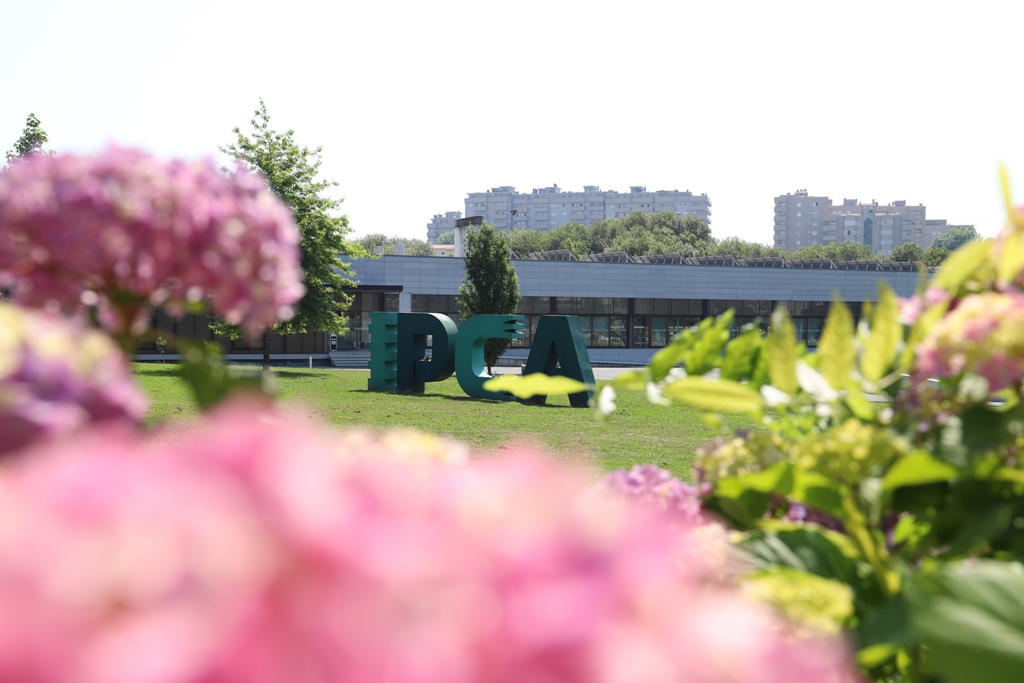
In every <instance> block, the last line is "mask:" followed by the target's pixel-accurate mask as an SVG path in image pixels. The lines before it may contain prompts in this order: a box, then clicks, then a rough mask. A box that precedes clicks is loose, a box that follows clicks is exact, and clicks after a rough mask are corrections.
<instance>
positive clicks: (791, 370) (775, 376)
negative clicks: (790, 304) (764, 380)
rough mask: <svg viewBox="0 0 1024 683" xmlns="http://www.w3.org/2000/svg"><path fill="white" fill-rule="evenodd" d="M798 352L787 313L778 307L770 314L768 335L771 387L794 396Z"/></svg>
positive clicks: (781, 307)
mask: <svg viewBox="0 0 1024 683" xmlns="http://www.w3.org/2000/svg"><path fill="white" fill-rule="evenodd" d="M797 358H799V351H798V350H797V346H796V331H795V330H794V329H793V321H792V320H790V319H789V311H787V310H786V309H785V307H783V306H779V307H778V308H776V309H775V312H774V313H772V327H771V332H770V333H769V334H768V376H769V377H770V378H771V380H772V385H773V386H774V387H775V388H776V389H779V390H781V391H784V392H786V393H787V394H791V395H792V394H795V393H796V389H797V383H796V361H797Z"/></svg>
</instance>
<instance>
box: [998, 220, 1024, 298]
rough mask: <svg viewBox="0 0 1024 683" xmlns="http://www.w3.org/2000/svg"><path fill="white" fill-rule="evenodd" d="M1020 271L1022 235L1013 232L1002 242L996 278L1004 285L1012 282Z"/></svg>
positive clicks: (1022, 266)
mask: <svg viewBox="0 0 1024 683" xmlns="http://www.w3.org/2000/svg"><path fill="white" fill-rule="evenodd" d="M1021 270H1024V235H1022V234H1021V233H1019V232H1014V233H1010V234H1009V235H1008V236H1007V237H1006V239H1004V240H1003V244H1002V251H1001V253H1000V254H999V262H998V263H997V264H996V277H997V278H998V280H999V282H1000V283H1001V284H1004V285H1005V284H1008V283H1010V282H1013V280H1014V279H1015V278H1016V277H1017V275H1019V274H1020V271H1021Z"/></svg>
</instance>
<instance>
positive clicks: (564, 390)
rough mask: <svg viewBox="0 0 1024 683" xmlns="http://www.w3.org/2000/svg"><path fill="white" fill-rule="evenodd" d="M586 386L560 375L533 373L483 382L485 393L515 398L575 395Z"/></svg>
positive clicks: (503, 376) (495, 378)
mask: <svg viewBox="0 0 1024 683" xmlns="http://www.w3.org/2000/svg"><path fill="white" fill-rule="evenodd" d="M587 388H588V387H587V385H586V384H584V383H583V382H580V381H578V380H575V379H572V378H570V377H563V376H562V375H554V376H552V375H545V374H544V373H542V372H535V373H532V374H530V375H525V376H519V375H498V376H497V377H494V378H493V379H489V380H487V381H486V382H484V389H486V390H487V391H505V392H508V393H510V394H512V395H513V396H515V397H517V398H533V397H534V396H551V395H554V394H577V393H580V392H581V391H586V390H587Z"/></svg>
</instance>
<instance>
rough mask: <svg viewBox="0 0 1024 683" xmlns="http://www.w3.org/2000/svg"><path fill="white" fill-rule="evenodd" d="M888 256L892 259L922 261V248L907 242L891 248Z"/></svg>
mask: <svg viewBox="0 0 1024 683" xmlns="http://www.w3.org/2000/svg"><path fill="white" fill-rule="evenodd" d="M889 258H891V259H892V260H893V261H924V249H922V248H921V247H919V246H918V245H916V244H914V243H913V242H908V243H907V244H901V245H900V246H898V247H896V248H895V249H893V250H892V254H890V255H889Z"/></svg>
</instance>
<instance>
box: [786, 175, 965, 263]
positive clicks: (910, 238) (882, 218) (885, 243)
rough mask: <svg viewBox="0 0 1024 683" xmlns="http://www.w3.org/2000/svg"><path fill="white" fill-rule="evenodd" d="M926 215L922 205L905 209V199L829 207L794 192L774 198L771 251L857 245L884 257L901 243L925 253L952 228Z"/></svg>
mask: <svg viewBox="0 0 1024 683" xmlns="http://www.w3.org/2000/svg"><path fill="white" fill-rule="evenodd" d="M926 212H927V208H926V207H925V206H924V204H918V205H917V206H908V205H907V202H906V201H904V200H897V201H894V202H893V203H891V204H879V203H878V202H876V201H874V200H871V201H870V202H866V203H862V202H858V201H857V200H856V199H843V203H842V204H841V205H833V204H832V200H831V199H829V198H828V197H813V196H811V195H810V194H808V192H807V190H797V191H796V192H794V193H791V194H789V193H787V194H785V195H782V196H779V197H776V198H775V246H776V247H780V248H782V249H787V250H789V251H796V250H798V249H800V248H801V247H806V246H808V245H812V244H836V243H840V242H858V243H860V244H867V245H869V246H870V247H871V250H872V251H874V252H877V253H881V254H886V255H888V254H891V253H892V250H893V249H894V248H895V247H898V246H900V245H901V244H908V243H913V244H917V245H918V246H920V247H921V248H922V249H927V248H928V247H930V246H931V244H932V241H933V240H934V239H935V238H936V237H938V236H939V235H942V234H945V233H946V232H947V231H948V230H950V229H951V228H954V227H956V226H954V225H948V224H947V222H946V221H945V220H942V219H935V220H928V219H927V218H926V216H925V214H926Z"/></svg>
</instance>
